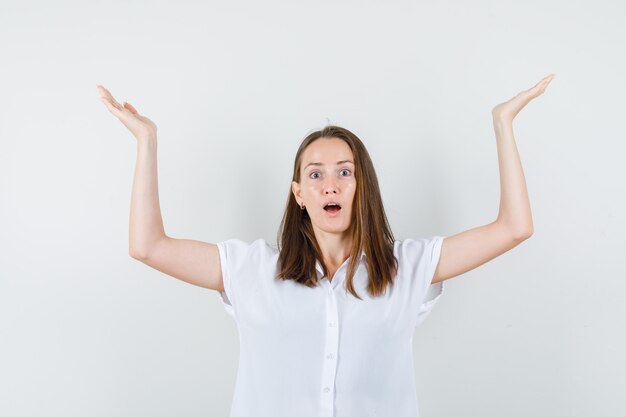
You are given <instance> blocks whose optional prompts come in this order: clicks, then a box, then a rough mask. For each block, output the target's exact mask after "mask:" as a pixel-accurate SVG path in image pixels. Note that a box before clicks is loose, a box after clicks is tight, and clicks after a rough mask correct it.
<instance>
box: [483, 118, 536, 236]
mask: <svg viewBox="0 0 626 417" xmlns="http://www.w3.org/2000/svg"><path fill="white" fill-rule="evenodd" d="M493 126H494V130H495V134H496V144H497V149H498V166H499V169H500V208H499V211H498V218H497V221H501V222H503V223H504V224H506V225H507V227H509V228H510V229H511V231H512V232H513V233H514V235H515V236H516V237H527V236H528V235H530V234H532V233H533V220H532V213H531V209H530V201H529V198H528V191H527V189H526V180H525V178H524V170H523V169H522V163H521V161H520V157H519V153H518V152H517V146H516V144H515V138H514V136H513V122H512V121H509V120H501V119H499V118H494V119H493Z"/></svg>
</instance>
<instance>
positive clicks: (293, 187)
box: [291, 181, 302, 203]
mask: <svg viewBox="0 0 626 417" xmlns="http://www.w3.org/2000/svg"><path fill="white" fill-rule="evenodd" d="M300 191H301V189H300V184H298V183H297V182H295V181H291V192H292V193H293V195H294V196H295V197H296V203H298V200H301V199H302V197H301V196H300Z"/></svg>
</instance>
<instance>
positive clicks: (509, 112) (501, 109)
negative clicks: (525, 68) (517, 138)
mask: <svg viewBox="0 0 626 417" xmlns="http://www.w3.org/2000/svg"><path fill="white" fill-rule="evenodd" d="M553 78H554V74H550V75H548V76H547V77H544V78H543V79H542V80H541V81H539V82H538V83H537V84H535V86H534V87H531V88H529V89H528V90H524V91H522V92H520V93H519V94H517V95H516V96H515V97H513V98H512V99H510V100H509V101H505V102H504V103H500V104H498V105H497V106H495V107H494V108H493V109H492V110H491V114H492V116H493V118H494V119H497V120H502V121H513V119H514V118H515V116H517V113H519V112H520V110H522V109H523V108H524V106H526V104H528V103H529V102H530V101H531V100H532V99H534V98H535V97H537V96H539V95H541V94H543V92H544V91H545V90H546V87H548V84H550V81H552V79H553Z"/></svg>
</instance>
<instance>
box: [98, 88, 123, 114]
mask: <svg viewBox="0 0 626 417" xmlns="http://www.w3.org/2000/svg"><path fill="white" fill-rule="evenodd" d="M98 90H99V91H100V95H101V96H102V97H105V98H107V99H109V100H111V102H112V103H113V104H115V107H116V108H118V109H121V108H122V105H121V104H120V103H118V102H117V100H115V98H114V97H113V94H111V92H110V91H109V90H107V89H106V88H104V86H101V85H98Z"/></svg>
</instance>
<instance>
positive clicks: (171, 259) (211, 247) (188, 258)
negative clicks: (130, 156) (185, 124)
mask: <svg viewBox="0 0 626 417" xmlns="http://www.w3.org/2000/svg"><path fill="white" fill-rule="evenodd" d="M97 88H98V92H99V93H100V100H101V101H102V102H103V103H104V104H105V106H106V107H107V108H108V109H109V111H110V112H111V113H112V114H113V115H114V116H116V117H117V118H118V119H119V120H120V121H121V122H122V123H123V124H124V125H125V126H126V127H127V128H128V130H130V132H131V133H132V134H133V136H134V137H135V139H136V140H137V161H136V166H135V177H134V181H133V187H132V195H131V204H130V227H129V236H128V238H129V254H130V256H132V257H133V258H135V259H137V260H139V261H141V262H143V263H144V264H146V265H148V266H150V267H152V268H155V269H157V270H159V271H161V272H163V273H165V274H167V275H170V276H172V277H174V278H178V279H180V280H183V281H185V282H188V283H190V284H194V285H197V286H201V287H205V288H210V289H214V290H217V291H223V290H224V286H223V282H222V272H221V268H220V260H219V252H218V248H217V245H215V244H213V243H206V242H201V241H197V240H190V239H174V238H171V237H169V236H167V235H166V234H165V230H164V228H163V219H162V217H161V209H160V205H159V187H158V180H157V134H156V133H157V127H156V125H155V124H154V123H153V122H152V121H151V120H150V119H148V118H147V117H145V116H142V115H140V114H139V112H138V111H137V109H135V108H134V107H133V106H132V105H131V104H130V103H127V102H124V105H121V104H120V103H118V102H117V101H116V100H115V98H113V95H112V94H111V93H110V92H109V90H107V89H106V88H104V87H103V86H101V85H98V86H97Z"/></svg>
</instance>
